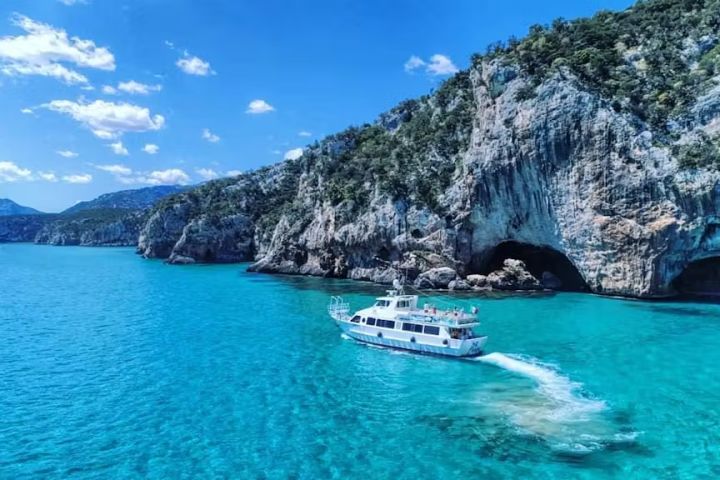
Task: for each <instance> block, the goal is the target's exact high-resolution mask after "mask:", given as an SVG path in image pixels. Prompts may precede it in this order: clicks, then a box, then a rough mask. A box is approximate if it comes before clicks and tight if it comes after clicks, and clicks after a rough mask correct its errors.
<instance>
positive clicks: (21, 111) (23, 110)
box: [20, 108, 33, 115]
mask: <svg viewBox="0 0 720 480" xmlns="http://www.w3.org/2000/svg"><path fill="white" fill-rule="evenodd" d="M20 113H24V114H25V115H31V114H32V113H33V111H32V108H23V109H22V110H20Z"/></svg>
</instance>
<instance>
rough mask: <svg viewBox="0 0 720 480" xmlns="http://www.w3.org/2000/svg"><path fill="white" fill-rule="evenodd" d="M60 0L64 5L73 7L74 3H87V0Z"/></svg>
mask: <svg viewBox="0 0 720 480" xmlns="http://www.w3.org/2000/svg"><path fill="white" fill-rule="evenodd" d="M58 2H60V3H62V4H63V5H67V6H68V7H71V6H73V5H82V4H85V3H87V0H58Z"/></svg>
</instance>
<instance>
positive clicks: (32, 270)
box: [0, 245, 720, 479]
mask: <svg viewBox="0 0 720 480" xmlns="http://www.w3.org/2000/svg"><path fill="white" fill-rule="evenodd" d="M381 292H382V290H381V289H380V288H379V287H377V286H373V285H366V284H361V283H353V282H349V281H333V280H323V279H313V278H300V277H281V276H270V275H262V274H249V273H245V272H244V269H243V268H241V266H238V265H234V266H206V267H203V266H194V267H174V266H168V265H164V264H163V263H161V262H157V261H147V260H142V259H141V258H139V257H137V256H135V255H134V254H133V253H132V250H131V249H92V248H73V247H66V248H58V247H44V246H34V245H0V478H8V479H23V478H43V479H46V478H47V479H55V478H57V479H60V478H81V479H84V478H103V479H105V478H158V479H161V478H162V479H166V478H268V479H275V478H297V479H317V478H342V479H351V478H397V479H421V478H422V479H425V478H427V479H440V478H450V479H455V478H462V479H471V478H483V479H486V478H511V477H514V478H668V479H670V478H717V477H718V476H720V379H718V373H719V372H720V367H719V365H720V306H719V305H711V304H699V303H647V302H637V301H624V300H617V299H608V298H600V297H594V296H590V295H581V294H558V295H554V296H515V297H508V298H502V299H488V298H478V297H469V296H468V297H464V298H463V299H462V300H461V301H462V302H463V303H464V304H466V305H467V306H470V305H473V304H476V305H479V306H480V309H481V314H482V315H483V318H484V331H485V332H486V333H488V334H489V335H490V343H489V344H488V347H489V351H492V352H496V353H493V354H491V355H489V356H488V357H487V358H485V359H484V360H480V361H467V360H450V359H442V358H433V357H424V356H416V355H412V354H405V353H402V354H400V353H395V352H391V351H388V350H381V349H377V348H369V347H366V346H361V345H359V344H356V343H355V342H354V341H352V340H346V339H343V338H342V337H341V335H340V333H339V331H338V330H337V328H336V327H335V326H334V325H333V323H332V322H331V321H330V320H329V318H328V317H327V315H326V312H325V306H326V304H327V301H328V297H329V296H330V295H335V294H342V295H344V296H345V297H346V298H347V299H348V300H350V302H351V305H352V306H353V307H354V308H360V307H363V306H365V305H367V304H368V302H370V301H371V299H372V297H373V295H375V294H378V293H381ZM438 300H442V298H438Z"/></svg>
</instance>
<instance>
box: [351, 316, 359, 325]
mask: <svg viewBox="0 0 720 480" xmlns="http://www.w3.org/2000/svg"><path fill="white" fill-rule="evenodd" d="M350 321H351V322H353V323H360V315H355V316H354V317H353V318H351V319H350Z"/></svg>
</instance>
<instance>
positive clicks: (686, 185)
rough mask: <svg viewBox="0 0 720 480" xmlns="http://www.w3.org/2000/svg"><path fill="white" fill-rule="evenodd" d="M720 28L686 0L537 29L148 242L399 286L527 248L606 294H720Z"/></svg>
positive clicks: (161, 210) (156, 248) (719, 16)
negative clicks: (692, 283)
mask: <svg viewBox="0 0 720 480" xmlns="http://www.w3.org/2000/svg"><path fill="white" fill-rule="evenodd" d="M678 9H679V10H678ZM683 9H685V10H683ZM681 14H683V15H681ZM678 15H679V16H678ZM693 16H694V17H693ZM673 19H674V20H673ZM688 19H689V20H688ZM583 22H586V23H583ZM587 22H590V23H587ZM643 22H645V23H643ZM648 22H652V23H648ZM646 24H647V25H646ZM719 24H720V9H719V8H718V2H717V1H710V0H708V1H700V0H695V1H690V0H686V1H683V2H669V1H654V2H642V3H640V4H638V6H636V7H635V8H634V9H631V10H628V11H626V12H621V13H618V14H610V13H602V14H599V15H598V17H597V18H594V19H592V20H584V21H580V22H574V23H573V22H561V23H558V24H557V25H556V24H554V25H553V27H552V28H548V29H542V28H539V29H538V28H536V29H535V30H532V31H531V34H530V35H529V37H528V39H525V40H523V41H521V42H517V41H515V42H516V43H512V44H511V45H508V46H507V47H499V48H497V49H496V50H495V51H493V52H491V53H488V54H486V55H484V56H477V57H476V58H475V59H474V62H473V66H472V67H471V68H470V69H469V70H468V71H465V72H461V73H459V74H458V75H456V76H455V77H453V78H452V79H450V80H449V81H448V82H446V83H445V84H444V85H443V86H442V87H440V88H439V89H438V91H437V92H435V93H434V94H433V95H430V96H426V97H423V98H421V99H419V100H414V101H408V102H404V103H403V104H401V105H399V106H398V107H396V108H395V109H393V110H392V111H390V112H388V113H386V114H383V115H381V116H380V118H379V119H378V121H377V122H376V123H375V124H373V125H366V126H363V127H361V128H351V129H349V130H347V131H345V132H342V133H340V134H337V135H334V136H331V137H328V138H327V139H325V140H323V141H322V142H320V143H317V144H315V145H311V146H310V147H309V148H308V149H307V150H306V151H305V153H304V155H303V156H302V157H301V158H299V159H297V160H292V161H286V162H284V163H282V164H279V165H276V166H274V167H271V168H266V169H262V170H259V171H257V172H252V173H248V174H245V175H243V176H241V177H238V178H236V179H231V180H222V181H218V182H214V183H212V182H211V184H209V185H207V186H204V187H202V188H201V189H198V190H195V191H192V192H185V193H182V194H179V195H175V196H173V197H169V198H168V199H166V200H165V201H164V202H162V203H161V204H160V205H159V206H158V207H156V208H155V210H154V211H153V213H152V214H151V216H150V218H149V220H148V222H147V223H146V224H145V226H144V227H143V229H142V232H141V235H140V241H139V251H140V252H141V253H143V254H144V255H146V256H148V257H161V258H168V257H169V258H171V259H179V260H178V261H179V263H186V262H187V261H198V262H202V261H239V260H244V259H247V258H251V257H254V259H255V260H256V263H255V264H254V265H253V266H252V269H254V270H258V271H265V272H284V273H297V274H311V275H323V276H335V277H348V278H355V279H368V280H374V281H380V282H388V281H390V280H391V279H392V278H393V277H394V276H395V268H400V269H401V271H403V272H406V273H407V275H408V276H410V277H411V278H415V277H417V276H418V275H419V274H420V273H422V272H424V271H427V270H429V269H432V268H452V269H453V270H455V271H456V272H457V273H458V274H459V276H460V277H465V276H467V275H469V274H477V273H481V274H487V273H489V272H491V271H492V270H496V269H497V267H498V266H499V265H501V264H502V261H503V260H504V259H505V258H518V259H520V260H522V261H524V262H525V263H526V264H527V266H528V268H529V269H530V271H531V272H532V273H533V275H535V277H537V278H541V277H543V274H544V272H545V271H547V272H548V273H549V274H550V275H552V276H556V277H559V278H560V280H561V281H562V282H564V283H565V284H566V285H568V286H569V287H572V288H578V289H579V288H589V289H590V290H591V291H593V292H597V293H603V294H615V295H628V296H638V297H654V296H664V295H671V294H673V293H675V292H676V290H677V288H685V287H686V286H687V284H688V281H689V280H688V278H693V277H697V276H698V275H699V276H700V277H702V278H701V279H700V280H699V281H698V282H699V283H700V284H701V285H702V288H703V290H713V289H714V288H715V289H717V290H718V291H720V282H718V281H717V275H716V274H715V273H714V272H716V271H717V269H718V268H720V260H713V259H718V258H720V171H719V168H720V160H718V149H717V144H718V136H719V135H720V127H719V125H720V74H718V73H716V72H720V60H719V59H720V47H718V39H717V35H716V33H717V26H718V25H719ZM588 25H589V26H588ZM643 25H644V26H645V28H642V29H640V30H638V31H640V32H644V33H638V34H636V35H635V37H632V36H631V34H632V32H634V31H636V30H637V29H638V28H639V27H640V26H643ZM651 26H652V29H651V28H650V27H651ZM588 29H590V30H588ZM663 31H664V32H665V33H663V36H662V38H659V37H658V38H655V37H653V35H656V36H659V35H660V32H663ZM563 39H570V40H568V41H563ZM573 42H574V43H573ZM582 42H594V43H591V44H589V45H590V46H587V47H586V48H585V47H583V48H581V46H582V45H583V44H582ZM608 42H610V43H608ZM606 43H607V45H606ZM548 45H549V46H550V47H552V48H551V49H550V50H547V49H548V48H550V47H548ZM568 45H569V46H568ZM658 45H659V46H658ZM658 48H662V49H664V50H663V52H662V53H663V55H664V56H663V57H662V59H661V60H658V59H657V58H656V56H657V55H658V52H657V49H658ZM578 51H579V53H578ZM598 52H599V53H598ZM538 59H540V60H538ZM663 62H671V63H672V64H673V66H674V69H662V70H661V68H663ZM656 65H657V70H652V69H649V67H648V66H650V67H653V68H655V66H656ZM700 261H703V268H701V269H697V268H695V265H696V264H697V262H700ZM708 262H709V263H708ZM713 262H715V263H713ZM391 265H392V266H393V267H392V268H391ZM708 265H710V266H709V267H708ZM688 267H691V269H693V274H692V275H686V276H685V277H683V278H684V279H685V281H680V282H677V281H676V280H677V279H678V278H681V274H683V271H684V270H685V269H686V268H688ZM533 270H535V271H533ZM703 271H709V272H710V273H709V274H706V275H703V274H702V272H703ZM697 272H701V273H697ZM713 275H714V277H713ZM713 278H715V280H713ZM689 289H692V288H689Z"/></svg>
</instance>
